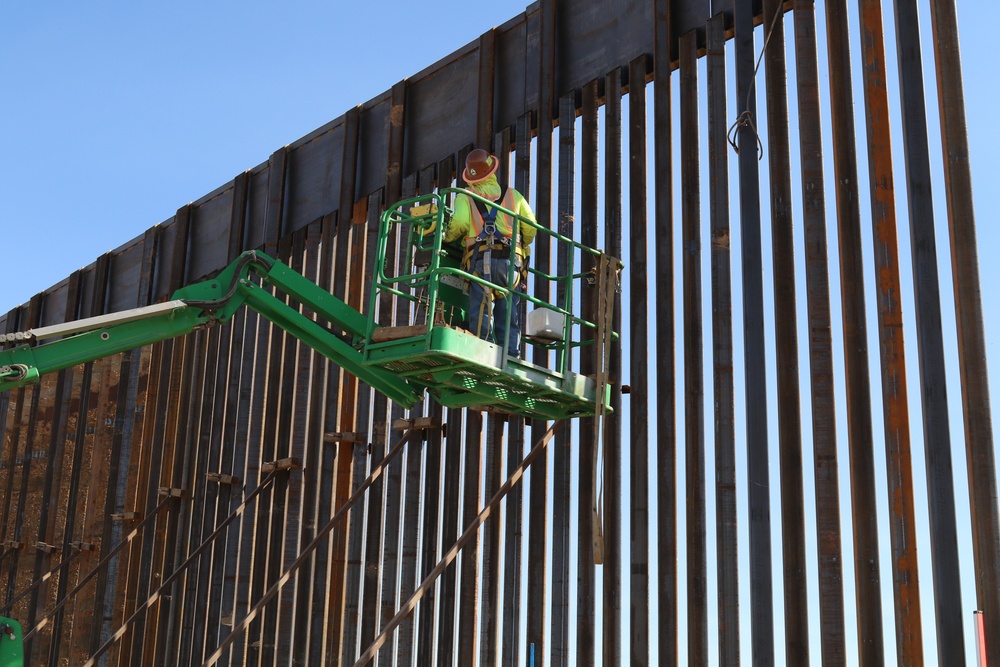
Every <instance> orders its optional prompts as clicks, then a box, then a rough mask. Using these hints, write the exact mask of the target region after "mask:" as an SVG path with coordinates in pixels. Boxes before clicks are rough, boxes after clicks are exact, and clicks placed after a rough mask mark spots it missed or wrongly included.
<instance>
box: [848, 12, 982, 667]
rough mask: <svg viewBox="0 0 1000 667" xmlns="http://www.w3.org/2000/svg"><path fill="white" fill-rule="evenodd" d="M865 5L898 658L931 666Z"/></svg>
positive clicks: (880, 92) (893, 254)
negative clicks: (923, 624)
mask: <svg viewBox="0 0 1000 667" xmlns="http://www.w3.org/2000/svg"><path fill="white" fill-rule="evenodd" d="M858 4H859V14H860V24H861V59H862V69H863V71H864V74H865V76H864V81H865V85H864V94H865V118H866V120H867V123H866V126H867V130H868V172H869V182H870V187H871V200H872V203H871V206H872V239H873V244H874V248H875V276H876V279H875V291H876V295H877V298H876V300H877V304H878V332H879V356H880V365H881V368H882V410H883V416H884V424H885V426H884V428H885V448H886V467H887V472H888V474H887V478H888V490H889V534H890V539H891V544H892V560H891V563H892V579H893V586H894V595H893V600H894V603H895V614H896V652H897V656H898V659H899V661H900V662H901V663H902V664H906V665H915V666H919V665H922V664H923V662H924V656H923V645H922V641H923V636H922V632H921V627H920V595H919V590H918V584H919V582H918V571H917V543H916V540H917V536H916V526H915V523H916V518H915V514H914V508H913V504H914V500H913V470H912V466H911V455H910V424H909V410H908V408H907V392H906V355H905V345H904V338H903V313H902V304H901V302H900V298H901V294H900V279H899V246H898V243H897V234H896V204H895V185H894V183H893V178H892V145H891V140H890V137H891V128H890V125H889V94H888V90H887V88H886V65H885V44H884V38H883V28H882V3H881V2H880V1H879V0H859V3H858ZM897 4H898V3H897ZM961 653H964V652H961ZM952 660H954V661H956V662H964V657H963V658H962V659H959V655H952V656H950V657H949V659H948V661H952Z"/></svg>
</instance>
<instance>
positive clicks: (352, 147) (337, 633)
mask: <svg viewBox="0 0 1000 667" xmlns="http://www.w3.org/2000/svg"><path fill="white" fill-rule="evenodd" d="M360 115H361V114H360V109H359V108H358V107H354V108H353V109H351V110H350V111H349V112H348V113H347V115H346V118H345V123H344V141H343V149H342V153H341V172H340V201H339V204H338V208H337V214H336V216H337V217H336V235H335V236H334V234H333V230H331V232H330V234H328V236H327V238H329V239H330V240H334V241H335V246H336V247H335V248H326V250H325V252H326V253H327V256H328V257H329V256H330V255H331V254H332V255H333V257H334V258H335V259H334V264H335V266H334V267H333V270H332V272H333V276H334V277H333V294H334V295H336V296H338V297H340V298H341V299H343V300H344V302H345V303H347V304H348V305H351V303H354V304H360V303H361V292H360V287H354V286H353V284H351V285H348V283H347V279H348V277H349V276H355V282H359V281H357V278H356V277H357V275H358V273H359V272H360V271H359V269H360V267H361V266H363V265H364V261H365V255H364V250H365V246H364V244H363V243H360V242H359V241H358V239H357V238H356V237H354V233H355V231H356V230H358V229H362V228H360V227H357V226H355V225H354V224H353V223H354V197H355V187H356V185H357V183H356V180H355V173H356V165H357V161H358V140H359V134H360V125H359V119H360ZM352 241H353V244H352ZM326 263H327V264H330V262H326ZM336 267H343V268H344V269H345V270H339V269H337V268H336ZM352 287H353V289H352ZM330 374H331V377H330V381H329V384H328V387H329V389H330V391H335V392H336V394H335V396H334V404H333V405H331V406H330V407H329V408H328V409H329V410H330V416H329V417H328V419H327V424H328V426H331V427H332V426H335V427H336V429H337V430H343V431H355V430H357V428H356V417H355V407H356V404H355V402H356V400H357V386H358V381H357V379H356V378H355V377H354V376H351V375H348V374H347V373H344V372H343V371H341V370H339V369H331V371H330ZM334 454H335V459H334V466H335V468H334V475H335V477H334V480H333V486H332V489H331V495H332V497H333V499H334V507H335V508H336V507H338V506H339V505H340V504H341V503H343V501H344V500H345V499H346V498H347V497H348V496H349V495H350V494H351V490H352V489H351V485H350V480H351V475H352V472H353V470H352V469H353V467H354V462H353V458H354V446H353V445H351V444H349V443H345V444H338V445H337V446H336V448H335V450H334ZM333 511H334V512H335V511H336V509H334V510H333ZM358 515H359V512H352V513H351V521H350V526H351V531H350V537H351V539H353V540H354V542H352V543H349V542H348V539H347V536H346V535H345V534H344V533H343V532H342V531H337V532H335V533H334V534H333V539H332V541H331V547H330V552H331V559H332V561H333V565H332V567H331V572H330V582H329V584H328V587H329V594H330V602H329V605H330V611H329V614H330V624H329V627H330V629H331V633H332V637H333V638H334V639H333V646H331V647H330V648H329V651H330V652H331V653H333V654H337V653H339V652H341V651H343V652H345V653H346V652H347V651H348V644H350V643H351V640H352V638H353V635H354V633H353V631H352V630H350V629H348V627H346V624H347V620H346V619H345V607H346V606H347V604H348V602H347V600H349V599H350V600H356V599H357V593H356V591H355V590H354V588H353V586H355V585H357V586H360V579H359V578H358V577H357V576H356V577H355V578H354V579H353V580H349V581H347V582H345V578H347V567H348V566H347V560H348V556H347V554H348V549H351V550H352V551H354V550H355V549H356V548H357V552H356V553H357V554H358V560H360V553H361V551H360V548H359V547H360V543H359V542H358V540H360V538H361V531H360V527H361V525H362V524H361V520H360V518H359V516H358ZM355 528H357V530H356V529H355ZM348 592H351V593H354V595H353V596H349V595H348ZM357 625H358V624H357V623H356V622H353V621H352V622H351V623H350V627H351V628H357ZM338 642H339V643H338Z"/></svg>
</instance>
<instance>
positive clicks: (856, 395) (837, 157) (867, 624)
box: [826, 0, 885, 667]
mask: <svg viewBox="0 0 1000 667" xmlns="http://www.w3.org/2000/svg"><path fill="white" fill-rule="evenodd" d="M826 22H827V26H828V29H829V38H828V40H827V45H828V58H829V69H830V91H831V92H830V104H831V107H832V116H833V149H834V160H833V164H834V176H835V179H836V183H837V187H836V190H835V193H836V200H837V233H838V239H839V244H840V248H839V249H840V284H841V304H842V310H843V327H844V360H845V365H846V369H845V381H846V385H847V437H848V444H849V450H850V459H851V460H850V469H851V499H852V501H853V510H852V511H853V515H854V567H855V575H854V579H855V585H856V587H857V614H858V633H859V635H860V636H859V643H860V664H861V665H862V667H869V666H870V665H881V664H883V663H884V661H885V656H884V651H883V639H882V602H881V593H882V591H881V585H880V576H879V554H878V524H877V522H876V506H877V505H876V501H875V462H874V452H873V449H874V442H873V436H872V409H871V385H870V381H869V377H868V336H867V325H866V323H865V310H864V304H865V299H864V271H863V269H862V248H861V212H860V210H859V205H858V188H859V185H858V161H857V147H856V145H855V133H854V116H853V113H854V111H853V109H854V95H853V93H852V91H851V86H850V76H851V59H850V53H849V51H848V40H849V33H848V30H847V3H846V0H832V1H831V2H828V3H827V4H826Z"/></svg>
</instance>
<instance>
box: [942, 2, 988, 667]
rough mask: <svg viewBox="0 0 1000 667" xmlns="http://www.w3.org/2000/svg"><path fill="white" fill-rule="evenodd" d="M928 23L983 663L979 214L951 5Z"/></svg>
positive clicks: (984, 424) (984, 411)
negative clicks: (975, 206) (974, 197)
mask: <svg viewBox="0 0 1000 667" xmlns="http://www.w3.org/2000/svg"><path fill="white" fill-rule="evenodd" d="M931 24H932V31H933V35H934V62H935V64H936V67H937V84H938V96H937V97H938V110H939V113H940V117H941V144H942V150H943V153H944V183H945V194H946V196H947V200H948V231H949V236H950V239H951V268H952V279H953V281H954V290H955V303H956V304H958V306H957V308H956V312H955V317H956V324H957V328H958V358H959V366H960V372H959V375H960V378H961V384H962V414H963V417H964V423H965V449H966V457H967V461H968V471H969V495H970V496H971V505H972V539H973V554H974V559H975V569H976V597H977V602H978V604H977V605H976V606H977V607H978V608H979V609H980V610H982V612H983V621H984V623H985V628H986V653H987V659H988V660H989V661H990V662H992V663H995V662H997V660H998V658H997V656H998V655H1000V568H998V566H997V563H1000V509H998V506H997V479H996V451H995V449H994V443H993V417H992V411H991V408H990V388H989V378H988V376H987V374H986V332H985V329H984V327H983V304H982V295H981V291H980V285H979V253H978V250H977V246H976V216H975V211H974V210H973V206H972V171H971V165H970V163H969V137H968V133H967V129H966V121H965V93H964V92H963V88H962V61H961V54H960V51H959V41H958V8H957V5H956V3H955V0H932V2H931Z"/></svg>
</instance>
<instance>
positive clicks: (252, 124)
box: [0, 0, 1000, 658]
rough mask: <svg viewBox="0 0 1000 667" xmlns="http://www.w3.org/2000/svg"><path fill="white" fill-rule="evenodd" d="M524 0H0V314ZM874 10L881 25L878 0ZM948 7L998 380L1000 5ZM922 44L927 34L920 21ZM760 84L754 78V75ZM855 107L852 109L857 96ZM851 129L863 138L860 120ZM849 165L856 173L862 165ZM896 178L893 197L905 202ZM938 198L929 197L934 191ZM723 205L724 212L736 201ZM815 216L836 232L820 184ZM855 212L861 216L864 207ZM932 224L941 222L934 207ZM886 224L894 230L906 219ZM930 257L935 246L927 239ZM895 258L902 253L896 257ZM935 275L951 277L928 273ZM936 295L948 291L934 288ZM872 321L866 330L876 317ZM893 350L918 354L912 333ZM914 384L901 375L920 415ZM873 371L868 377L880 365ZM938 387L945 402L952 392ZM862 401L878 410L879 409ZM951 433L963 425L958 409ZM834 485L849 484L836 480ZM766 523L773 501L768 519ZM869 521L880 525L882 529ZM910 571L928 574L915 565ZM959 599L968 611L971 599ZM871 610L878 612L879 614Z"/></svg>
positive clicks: (970, 0)
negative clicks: (954, 24) (958, 52)
mask: <svg viewBox="0 0 1000 667" xmlns="http://www.w3.org/2000/svg"><path fill="white" fill-rule="evenodd" d="M525 4H526V3H524V2H523V1H522V0H504V1H494V2H490V3H468V2H459V1H457V0H435V2H433V3H401V2H397V1H395V0H369V1H368V2H364V3H348V2H319V1H304V0H291V1H289V2H285V3H274V2H259V1H256V0H252V1H247V2H242V3H223V2H219V1H218V0H201V1H199V2H192V1H190V0H182V1H178V2H172V3H154V2H148V1H147V0H136V1H134V2H129V3H125V2H109V1H107V0H96V1H94V2H87V3H82V2H66V1H64V0H54V1H53V2H48V3H5V4H4V5H3V6H2V8H0V150H2V155H3V159H2V160H0V204H2V205H0V230H2V232H0V234H2V236H0V238H2V239H3V248H4V251H5V252H4V269H5V270H4V276H5V280H4V283H3V289H2V290H0V313H6V312H8V311H9V310H10V309H11V308H13V307H15V306H17V305H18V304H21V303H24V302H26V301H27V300H28V299H29V298H30V297H31V296H32V295H34V294H36V293H38V292H40V291H43V290H45V289H46V288H48V287H50V286H52V285H54V284H55V283H57V282H59V281H60V280H62V279H64V278H66V277H67V276H68V275H69V274H70V273H71V272H73V271H74V270H76V269H78V268H80V267H84V266H87V265H89V264H90V263H92V262H93V261H94V260H95V258H97V257H98V256H99V255H101V254H103V253H104V252H106V251H109V250H113V249H115V248H117V247H119V246H121V245H123V244H125V243H127V242H128V241H130V240H131V239H133V238H135V237H136V236H139V235H141V234H142V233H143V232H144V231H145V230H146V229H148V228H149V227H151V226H152V225H154V224H157V223H160V222H163V221H165V220H167V219H169V218H170V217H171V216H172V215H173V214H174V212H175V211H176V210H177V209H178V208H179V207H180V206H182V205H184V204H185V203H187V202H190V201H193V200H196V199H198V198H200V197H201V196H202V195H204V194H206V193H208V192H210V191H212V190H214V189H215V188H217V187H218V186H220V185H222V184H224V183H226V182H227V181H229V180H230V179H231V178H233V176H234V175H236V174H238V173H240V172H242V171H244V170H245V169H248V168H250V167H253V166H256V165H257V164H260V163H261V162H263V161H265V160H266V159H267V157H268V156H269V155H270V154H271V153H272V152H273V151H274V150H276V149H277V148H279V147H280V146H282V145H285V144H287V143H290V142H292V141H294V140H296V139H298V138H299V137H302V136H303V135H305V134H307V133H309V132H310V131H312V130H314V129H316V128H317V127H319V126H321V125H323V124H325V123H326V122H328V121H330V120H332V119H334V118H336V117H338V116H340V115H341V114H343V113H344V111H345V110H347V109H349V108H351V107H352V106H354V105H356V104H359V103H362V102H365V101H367V100H370V99H371V98H373V97H375V96H376V95H379V94H380V93H382V92H383V91H385V90H387V89H389V88H390V87H391V86H392V85H393V84H394V83H396V82H397V81H399V80H401V79H403V78H405V77H406V76H409V75H411V74H414V73H415V72H417V71H419V70H421V69H423V68H424V67H426V66H428V65H430V64H432V63H434V62H436V61H437V60H439V59H440V58H442V57H444V56H446V55H447V54H449V53H451V52H452V51H454V50H455V49H457V48H459V47H461V46H463V45H465V44H467V43H469V42H471V41H473V40H475V39H476V38H477V36H478V35H480V34H481V33H482V32H484V31H485V30H487V29H489V28H490V27H492V26H494V25H499V24H501V23H503V22H505V21H506V20H508V19H510V18H511V17H513V16H515V15H516V14H518V13H520V12H522V11H523V10H524V8H525ZM818 4H819V7H818V10H819V12H820V13H822V3H821V2H820V3H818ZM849 4H854V3H849ZM884 4H885V6H886V8H885V13H886V16H887V27H888V26H891V23H890V22H889V19H890V18H891V12H892V8H891V5H892V3H891V2H889V0H885V2H884ZM920 4H921V6H924V5H926V4H927V3H926V1H922V2H921V3H920ZM959 12H960V15H959V19H960V24H961V39H962V47H963V49H962V52H963V65H964V75H965V84H966V105H967V115H968V124H969V137H970V146H971V151H972V160H973V179H974V187H975V201H976V212H977V228H978V234H979V252H980V264H981V266H980V270H981V278H982V284H983V286H984V292H983V306H984V313H985V315H986V329H987V341H988V354H989V356H990V359H991V361H992V364H993V366H992V373H991V376H992V377H993V378H997V377H998V373H997V369H998V368H1000V359H998V355H1000V345H998V342H997V341H1000V334H998V332H1000V292H998V291H997V290H994V289H992V288H993V286H994V285H998V284H1000V262H997V261H996V259H995V257H996V254H997V252H998V251H1000V230H998V228H997V225H996V221H997V218H998V216H997V214H996V213H995V212H996V211H998V210H1000V188H998V187H997V186H996V184H995V182H994V178H995V177H996V174H997V171H998V170H997V168H996V166H995V161H996V160H998V159H1000V131H998V130H997V110H998V109H1000V92H998V87H997V85H996V84H995V80H996V73H995V63H996V60H997V51H996V46H995V45H996V34H995V26H996V25H998V24H1000V3H996V2H992V1H986V0H962V2H960V3H959ZM888 29H890V30H891V27H888ZM922 39H923V40H924V41H925V43H929V41H930V39H931V35H930V30H929V26H928V27H926V28H925V30H924V34H923V35H922ZM759 46H760V44H759V43H758V48H759ZM931 76H932V74H931ZM763 83H764V80H763V75H761V76H760V78H759V80H758V85H760V86H763ZM759 99H760V98H759ZM897 103H898V101H897V100H896V99H893V98H891V99H890V104H893V105H895V104H897ZM855 104H856V105H858V106H860V105H861V104H863V98H862V97H861V93H860V91H858V92H856V96H855ZM928 117H929V119H930V120H931V122H936V118H937V109H936V107H934V108H929V109H928ZM857 131H858V133H859V141H862V142H863V140H864V136H863V132H864V128H863V127H862V126H858V128H857ZM935 148H936V147H934V146H932V150H933V149H935ZM896 167H897V169H901V165H900V164H897V165H896ZM859 174H861V176H862V177H863V178H864V177H866V176H867V171H866V169H863V168H862V169H859ZM899 174H900V175H898V176H897V180H896V185H897V188H898V192H897V198H899V199H900V200H905V193H904V191H903V189H902V188H903V183H904V182H903V179H902V176H901V172H899ZM864 187H865V188H866V187H867V185H866V184H864ZM675 196H676V194H675ZM935 196H936V197H937V198H939V199H941V200H942V201H943V193H942V192H940V191H935ZM733 208H734V215H735V214H736V204H735V202H734V203H733ZM828 210H829V211H830V215H831V225H832V220H833V218H832V216H833V210H834V206H833V201H832V195H831V197H830V201H829V204H828ZM942 210H943V209H942ZM798 213H799V211H796V214H798ZM862 215H863V216H865V218H864V219H865V220H867V210H866V208H865V207H864V206H863V207H862ZM937 224H938V225H944V224H945V219H944V216H943V215H938V217H937ZM900 229H901V234H902V233H903V231H904V230H905V220H902V219H901V220H900ZM938 252H939V253H946V252H947V247H946V246H945V245H939V246H938ZM900 261H901V263H903V264H908V263H909V256H908V254H907V255H901V257H900ZM707 271H708V266H707V265H705V266H703V273H705V274H707ZM942 279H943V280H949V279H950V275H949V274H947V273H942ZM946 293H947V294H946ZM942 296H943V297H945V298H946V299H947V300H949V301H950V287H948V285H947V284H944V285H943V287H942ZM678 307H679V304H678ZM949 317H950V315H949V314H948V313H947V312H946V313H945V318H949ZM868 325H869V329H870V330H873V329H874V327H875V322H874V321H873V320H870V321H869V324H868ZM907 343H908V345H909V348H910V350H909V351H910V354H911V357H914V358H915V344H914V341H913V340H912V338H911V339H908V341H907ZM803 344H804V343H803V342H802V341H801V340H800V347H801V346H802V345H803ZM872 353H874V351H872ZM915 380H916V378H915V377H912V376H911V378H910V384H911V404H912V405H913V406H914V407H913V408H912V411H913V412H914V413H917V407H916V406H918V405H919V398H918V396H917V394H916V389H915V387H916V385H915V384H914V382H915ZM872 381H873V384H877V382H878V378H877V376H874V377H873V380H872ZM994 386H998V385H994ZM737 390H738V391H741V387H739V386H738V387H737ZM951 392H952V397H951V398H952V400H954V399H955V398H957V396H956V395H957V394H958V388H957V385H955V386H953V387H952V388H951ZM997 399H998V397H997V395H996V392H994V401H996V400H997ZM874 409H875V410H876V411H877V412H878V411H880V409H881V408H880V406H879V405H878V404H877V403H876V404H875V406H874ZM803 410H805V407H803ZM918 416H919V415H918V414H917V417H918ZM957 418H958V415H953V416H952V419H953V421H954V420H956V419H957ZM956 427H957V429H958V430H959V432H960V429H961V423H960V420H959V421H958V423H957V424H953V430H954V429H955V428H956ZM842 432H843V431H842ZM876 434H878V432H877V431H876ZM738 435H739V434H738ZM955 466H956V470H955V472H956V475H957V476H964V473H965V470H964V461H959V460H956V462H955ZM841 488H842V491H843V492H844V493H847V490H848V481H847V480H846V479H842V480H841ZM741 496H742V494H741ZM959 502H960V504H961V502H962V501H961V499H959ZM919 509H920V508H919V507H918V510H919ZM777 518H778V515H777V508H776V507H774V508H772V521H777ZM710 522H711V519H710ZM880 530H881V531H882V532H883V533H885V534H887V528H886V527H885V526H884V525H883V526H880ZM681 557H682V558H683V553H682V554H681ZM923 575H924V577H925V578H928V577H929V570H928V569H927V568H923ZM964 602H965V606H967V607H970V606H971V604H972V601H971V600H969V599H968V596H965V599H964ZM930 612H931V609H930V607H928V606H926V605H925V607H924V614H925V633H927V632H930V631H931V629H932V627H933V625H932V621H931V617H930V616H929V614H930ZM883 614H884V615H885V618H886V622H887V623H891V609H884V610H883ZM748 630H749V629H748V627H745V628H744V632H748ZM928 658H930V656H928Z"/></svg>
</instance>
